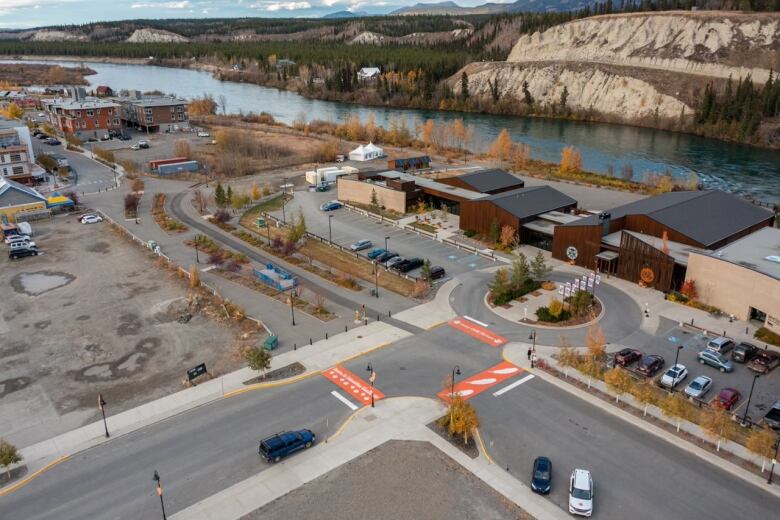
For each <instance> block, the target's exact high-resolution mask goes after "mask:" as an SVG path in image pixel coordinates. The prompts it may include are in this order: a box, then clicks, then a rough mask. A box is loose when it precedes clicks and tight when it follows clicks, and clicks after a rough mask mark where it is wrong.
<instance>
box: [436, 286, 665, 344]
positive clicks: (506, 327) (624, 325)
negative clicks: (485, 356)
mask: <svg viewBox="0 0 780 520" xmlns="http://www.w3.org/2000/svg"><path fill="white" fill-rule="evenodd" d="M494 276H495V275H494V273H484V272H474V273H470V274H469V275H468V276H466V277H461V278H462V279H463V283H462V284H461V285H459V286H458V287H457V288H456V289H455V290H454V291H453V293H452V297H451V298H450V301H451V302H452V305H453V308H454V309H455V311H456V312H458V314H460V315H466V316H471V317H472V318H475V319H477V320H480V321H482V322H484V323H488V324H490V325H491V329H492V330H494V331H495V332H497V333H498V334H501V335H503V336H505V337H507V338H509V339H511V340H513V341H522V342H528V341H529V340H528V337H529V335H530V333H531V331H532V330H533V328H531V327H529V326H526V325H523V324H520V323H514V322H511V321H507V320H505V319H504V318H502V317H501V316H499V315H498V314H496V313H494V312H492V311H491V310H490V309H488V308H487V306H486V304H485V294H487V291H488V283H489V282H490V281H491V280H492V279H493V278H494ZM550 279H552V280H555V281H571V279H572V278H571V276H570V275H565V274H561V273H559V272H553V274H552V275H551V276H550ZM596 296H597V297H598V298H599V299H600V300H601V301H602V302H603V304H604V307H605V309H606V313H605V314H604V317H603V318H602V319H601V320H600V321H599V325H600V326H601V328H602V330H603V331H604V335H605V337H606V339H607V342H608V343H625V344H627V345H640V344H642V343H641V341H647V340H648V339H649V338H650V336H648V335H646V334H644V333H643V332H641V331H640V330H639V328H640V326H641V323H642V319H643V317H642V310H641V309H640V308H639V307H638V306H637V304H636V303H635V302H634V300H632V299H631V298H630V297H629V296H628V295H627V294H625V293H624V292H622V291H620V290H618V289H616V288H614V287H612V286H610V285H608V284H605V283H602V284H601V285H600V286H599V288H598V289H597V290H596ZM535 330H536V331H537V339H536V341H537V342H538V343H540V344H542V345H558V344H560V338H561V336H565V337H566V338H567V339H568V340H569V341H570V342H571V344H572V345H574V346H583V345H584V340H585V335H586V334H587V330H586V328H579V329H553V328H541V327H537V328H535Z"/></svg>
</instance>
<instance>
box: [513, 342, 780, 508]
mask: <svg viewBox="0 0 780 520" xmlns="http://www.w3.org/2000/svg"><path fill="white" fill-rule="evenodd" d="M530 347H531V344H530V343H509V344H507V345H506V346H505V347H504V350H503V356H504V359H506V360H507V361H509V362H511V363H513V364H515V365H517V366H519V367H523V368H525V369H530V362H529V361H528V356H527V352H528V348H530ZM579 350H584V348H581V349H579ZM558 351H559V348H558V347H549V346H540V345H536V354H537V356H538V358H539V359H540V360H544V361H545V362H547V363H548V364H549V365H550V366H553V367H555V368H557V369H558V370H560V371H561V372H564V371H565V368H564V367H560V366H559V365H558V363H557V361H556V360H555V359H554V358H553V357H552V356H553V354H555V353H557V352H558ZM533 373H534V374H535V375H536V376H538V377H540V378H541V379H543V380H544V381H546V382H548V383H550V384H553V385H555V386H557V387H558V388H560V389H562V390H565V391H567V392H569V393H570V394H572V395H574V396H576V397H578V398H579V399H582V400H583V401H585V402H587V403H588V404H591V405H593V406H595V407H597V408H599V409H601V410H603V411H605V412H607V413H609V414H612V415H614V416H616V417H618V418H619V419H622V420H624V421H626V422H629V423H631V424H633V425H634V426H636V427H637V428H640V429H642V430H644V431H646V432H647V433H650V434H652V435H655V436H656V437H659V438H660V439H663V440H664V441H666V442H673V444H674V445H675V446H677V447H678V448H681V449H683V450H685V451H687V452H688V453H690V454H692V455H695V456H697V457H699V458H700V459H702V460H705V461H707V462H709V463H710V464H712V465H713V466H717V467H718V468H720V469H722V470H724V471H727V472H729V473H731V474H732V475H734V476H736V477H739V478H740V479H742V480H744V481H745V482H748V483H750V484H752V485H754V486H756V487H759V488H761V489H763V490H765V491H768V492H770V493H772V494H774V495H775V496H777V497H780V487H778V486H776V485H775V486H769V485H767V483H766V477H763V476H759V475H756V474H755V473H752V472H750V471H748V470H746V469H744V468H742V467H740V466H738V465H737V464H735V463H733V462H730V461H728V460H726V459H723V458H721V457H719V456H718V455H716V454H714V453H711V452H710V451H708V450H705V449H703V448H700V447H699V446H696V445H695V444H693V443H692V442H690V441H687V440H685V439H683V438H682V437H678V436H673V435H670V434H669V432H668V431H666V430H664V429H662V428H660V427H658V426H655V425H654V424H652V423H650V422H648V421H645V420H643V419H640V418H639V417H636V416H635V415H632V414H631V413H629V412H627V411H625V410H623V409H621V408H618V407H617V406H615V405H614V404H613V403H609V402H607V401H604V400H603V399H601V398H599V397H596V396H594V395H592V394H590V393H588V392H585V391H583V390H580V389H579V388H577V387H576V386H574V385H573V384H570V383H567V382H565V381H563V380H561V379H560V378H558V377H556V376H554V375H551V374H548V373H547V372H545V371H544V370H538V369H534V370H533ZM568 377H569V378H570V379H572V380H577V381H581V382H583V383H586V384H587V377H586V376H584V375H582V374H581V373H580V372H578V371H577V370H575V369H573V368H570V369H569V370H568ZM590 384H591V386H592V387H593V388H596V389H598V390H599V391H601V392H603V393H605V394H608V395H612V396H614V395H615V394H614V393H613V392H612V391H611V390H610V389H609V388H607V386H606V384H605V383H604V382H603V381H599V380H595V379H594V380H592V381H591V383H590ZM620 399H621V401H623V402H626V403H628V404H631V405H632V406H633V407H634V408H637V409H639V410H642V409H643V408H644V405H643V404H641V403H638V402H636V401H635V400H634V398H633V396H631V395H628V394H626V395H622V396H621V397H620ZM647 413H648V415H650V416H652V417H655V418H657V419H660V420H662V421H664V422H668V423H669V424H671V425H672V426H674V427H676V423H674V424H673V423H671V422H669V421H668V419H667V418H666V417H665V416H664V415H663V413H662V412H661V410H660V409H659V408H658V407H656V406H649V407H648V409H647ZM680 430H681V431H684V432H687V433H689V434H691V435H693V436H695V437H698V438H700V439H703V440H706V441H707V442H712V439H711V438H709V437H708V436H707V434H706V433H705V432H704V430H702V429H701V428H700V427H699V426H697V425H695V424H693V423H690V422H688V421H683V422H682V423H681V426H680ZM720 449H721V450H722V451H727V452H730V453H732V454H734V455H736V456H738V457H740V458H742V459H745V460H749V461H751V462H753V463H754V464H757V465H758V466H759V467H760V466H761V463H762V460H761V458H760V457H757V456H756V455H753V454H752V453H750V452H749V451H748V450H747V449H746V448H745V447H744V446H742V445H740V444H737V443H735V442H731V441H725V440H724V441H723V442H722V443H721V447H720ZM767 476H768V474H767Z"/></svg>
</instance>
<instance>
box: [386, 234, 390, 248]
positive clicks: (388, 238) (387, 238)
mask: <svg viewBox="0 0 780 520" xmlns="http://www.w3.org/2000/svg"><path fill="white" fill-rule="evenodd" d="M388 240H390V237H385V251H387V241H388Z"/></svg>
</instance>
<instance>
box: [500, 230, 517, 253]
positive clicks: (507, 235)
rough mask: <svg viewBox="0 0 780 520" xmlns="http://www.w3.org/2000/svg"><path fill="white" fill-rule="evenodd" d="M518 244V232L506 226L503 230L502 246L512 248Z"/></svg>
mask: <svg viewBox="0 0 780 520" xmlns="http://www.w3.org/2000/svg"><path fill="white" fill-rule="evenodd" d="M516 243H517V230H516V229H515V228H513V227H512V226H509V225H506V226H503V227H502V228H501V244H502V245H503V246H504V247H507V248H512V247H513V246H514V245H515V244H516Z"/></svg>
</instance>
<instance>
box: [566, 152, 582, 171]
mask: <svg viewBox="0 0 780 520" xmlns="http://www.w3.org/2000/svg"><path fill="white" fill-rule="evenodd" d="M580 170H582V155H581V154H580V151H579V150H577V149H576V148H575V147H573V146H566V147H564V148H563V151H561V173H575V172H578V171H580Z"/></svg>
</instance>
